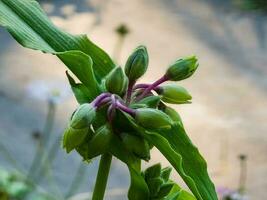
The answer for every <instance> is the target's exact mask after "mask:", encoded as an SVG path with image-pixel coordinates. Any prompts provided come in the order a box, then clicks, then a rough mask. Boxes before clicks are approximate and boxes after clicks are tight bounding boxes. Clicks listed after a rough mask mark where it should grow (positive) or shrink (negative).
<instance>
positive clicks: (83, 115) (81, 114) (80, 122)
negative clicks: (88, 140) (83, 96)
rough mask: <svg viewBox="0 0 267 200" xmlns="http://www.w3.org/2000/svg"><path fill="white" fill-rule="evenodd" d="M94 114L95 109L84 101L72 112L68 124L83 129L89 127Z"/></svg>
mask: <svg viewBox="0 0 267 200" xmlns="http://www.w3.org/2000/svg"><path fill="white" fill-rule="evenodd" d="M95 115H96V110H95V108H94V106H93V105H91V104H89V103H85V104H82V105H80V106H79V108H78V109H77V110H76V111H75V113H74V114H73V116H72V118H71V120H70V124H69V126H70V127H71V128H73V129H83V128H87V127H89V126H90V125H91V124H92V122H93V120H94V118H95Z"/></svg>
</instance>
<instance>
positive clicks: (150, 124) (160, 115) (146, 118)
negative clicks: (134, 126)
mask: <svg viewBox="0 0 267 200" xmlns="http://www.w3.org/2000/svg"><path fill="white" fill-rule="evenodd" d="M135 120H136V122H137V123H138V124H139V125H141V126H143V127H145V128H148V129H162V128H165V129H168V128H171V125H172V120H171V118H170V117H169V116H168V115H166V114H165V113H164V112H162V111H160V110H156V109H152V108H139V109H137V110H136V116H135Z"/></svg>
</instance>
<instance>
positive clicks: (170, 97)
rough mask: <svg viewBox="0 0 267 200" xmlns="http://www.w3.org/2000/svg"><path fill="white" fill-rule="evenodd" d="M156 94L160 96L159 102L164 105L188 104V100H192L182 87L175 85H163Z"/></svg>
mask: <svg viewBox="0 0 267 200" xmlns="http://www.w3.org/2000/svg"><path fill="white" fill-rule="evenodd" d="M157 92H158V94H160V95H161V96H162V97H161V100H162V101H164V102H166V103H172V104H183V103H190V100H191V99H192V96H191V95H190V94H189V93H188V91H187V90H186V89H185V88H184V87H182V86H178V85H176V84H168V85H163V86H161V87H160V88H159V89H158V90H157Z"/></svg>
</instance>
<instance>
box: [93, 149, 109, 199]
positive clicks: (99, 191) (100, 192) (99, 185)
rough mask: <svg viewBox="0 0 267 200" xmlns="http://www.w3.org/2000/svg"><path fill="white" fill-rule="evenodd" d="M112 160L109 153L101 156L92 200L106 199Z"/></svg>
mask: <svg viewBox="0 0 267 200" xmlns="http://www.w3.org/2000/svg"><path fill="white" fill-rule="evenodd" d="M111 160H112V155H110V154H108V153H105V154H103V155H102V156H101V159H100V163H99V168H98V172H97V177H96V183H95V188H94V192H93V197H92V200H103V198H104V194H105V190H106V186H107V180H108V175H109V170H110V165H111Z"/></svg>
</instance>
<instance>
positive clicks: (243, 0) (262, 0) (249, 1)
mask: <svg viewBox="0 0 267 200" xmlns="http://www.w3.org/2000/svg"><path fill="white" fill-rule="evenodd" d="M233 2H234V4H235V5H237V6H239V7H240V8H241V9H244V10H254V11H262V12H267V1H266V0H234V1H233Z"/></svg>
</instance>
